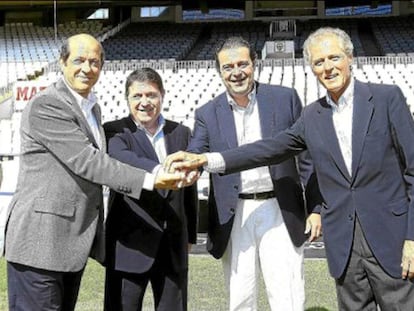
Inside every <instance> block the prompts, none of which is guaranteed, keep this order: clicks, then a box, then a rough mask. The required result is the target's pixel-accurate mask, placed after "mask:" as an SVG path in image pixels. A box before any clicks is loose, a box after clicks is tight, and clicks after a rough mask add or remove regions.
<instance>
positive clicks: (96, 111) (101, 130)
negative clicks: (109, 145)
mask: <svg viewBox="0 0 414 311" xmlns="http://www.w3.org/2000/svg"><path fill="white" fill-rule="evenodd" d="M92 113H93V114H94V115H95V118H96V123H97V124H98V130H99V137H100V139H101V148H100V149H101V150H102V151H103V152H106V139H105V131H104V128H103V126H102V123H101V120H102V115H101V107H100V106H99V105H98V104H95V106H93V108H92Z"/></svg>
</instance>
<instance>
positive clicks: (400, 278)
mask: <svg viewBox="0 0 414 311" xmlns="http://www.w3.org/2000/svg"><path fill="white" fill-rule="evenodd" d="M352 52H353V44H352V42H351V40H350V38H349V36H348V35H347V34H346V33H345V32H344V31H342V30H340V29H335V28H329V27H327V28H321V29H319V30H317V31H316V32H314V33H313V34H311V35H310V36H309V38H308V39H307V40H306V42H305V44H304V55H305V58H307V59H308V61H309V62H310V65H311V67H312V70H313V73H314V74H315V75H316V77H317V78H318V80H319V82H320V83H322V84H323V85H324V87H325V88H326V89H327V96H326V97H323V98H320V99H319V100H317V101H316V102H314V103H313V104H311V105H309V106H307V107H306V108H305V109H304V110H303V113H302V115H301V117H300V118H299V119H298V121H297V122H296V123H295V124H294V125H293V126H292V127H291V128H289V129H288V130H286V131H284V132H282V133H280V134H279V135H277V136H276V137H274V138H269V139H264V140H262V141H259V142H256V143H254V144H250V145H245V146H242V147H240V148H237V149H233V150H229V151H224V152H223V153H221V156H222V158H223V159H224V163H225V164H224V166H225V168H220V167H218V166H217V167H216V169H217V170H219V171H223V170H224V171H225V173H226V174H227V173H233V172H236V171H240V170H244V169H247V168H251V167H256V166H260V165H264V164H266V165H269V164H274V163H279V162H280V161H283V160H285V159H287V158H289V157H291V156H292V155H295V154H297V153H299V152H301V151H302V150H308V151H309V153H310V155H311V157H312V160H313V164H314V167H315V170H316V176H317V178H318V182H319V187H320V191H321V194H322V196H323V198H324V200H325V204H323V206H322V208H321V212H320V213H321V216H322V226H323V232H324V241H325V248H326V255H327V259H328V264H329V269H330V272H331V275H332V276H333V277H334V278H335V282H336V288H337V296H338V306H339V310H350V311H354V310H377V306H379V307H380V308H381V310H387V311H388V310H407V311H409V310H414V287H413V283H412V282H410V281H409V280H407V279H413V277H414V201H413V199H412V198H413V197H414V188H413V185H414V144H413V142H414V122H413V119H412V116H411V114H410V111H409V109H408V106H407V104H406V100H405V98H404V95H403V94H402V92H401V90H400V89H399V88H398V87H397V86H392V85H379V84H372V83H363V82H360V81H358V80H354V79H353V78H352V71H351V66H352ZM183 158H186V159H187V158H188V159H192V163H191V165H188V163H189V162H184V163H181V164H178V163H176V164H175V165H174V166H175V167H177V168H179V167H191V166H196V165H203V164H205V162H208V163H209V164H208V166H210V164H214V158H215V155H214V154H213V155H212V154H210V155H201V156H200V155H194V156H191V155H188V154H179V155H176V156H175V160H180V159H183ZM219 158H220V156H219ZM172 160H174V159H169V160H168V161H167V163H166V165H167V166H168V165H170V162H171V161H172ZM216 160H217V159H216ZM219 162H220V161H219Z"/></svg>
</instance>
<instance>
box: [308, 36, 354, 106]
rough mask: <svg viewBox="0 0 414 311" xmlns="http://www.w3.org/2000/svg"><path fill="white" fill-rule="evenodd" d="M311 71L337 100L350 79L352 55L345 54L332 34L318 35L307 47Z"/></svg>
mask: <svg viewBox="0 0 414 311" xmlns="http://www.w3.org/2000/svg"><path fill="white" fill-rule="evenodd" d="M309 52H310V56H311V66H312V71H313V73H314V74H315V76H316V77H317V78H318V80H319V82H320V83H322V85H323V86H324V87H325V88H326V90H327V91H328V93H329V95H330V96H331V97H332V99H333V100H335V101H337V100H338V99H339V97H340V96H341V95H342V94H343V92H344V91H345V90H346V88H347V87H348V85H349V83H350V81H351V65H352V56H348V55H346V54H345V52H344V50H343V47H342V46H341V43H340V40H339V39H338V38H337V37H336V36H334V35H326V36H323V37H320V38H319V39H318V40H316V41H315V43H314V44H312V45H311V46H310V47H309Z"/></svg>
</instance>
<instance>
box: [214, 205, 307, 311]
mask: <svg viewBox="0 0 414 311" xmlns="http://www.w3.org/2000/svg"><path fill="white" fill-rule="evenodd" d="M222 262H223V270H224V278H225V282H226V286H227V289H228V291H229V296H230V299H229V300H230V301H229V309H230V310H231V311H233V310H248V311H254V310H257V292H258V284H257V280H258V276H259V267H261V271H262V275H263V280H264V283H265V286H266V293H267V297H268V300H269V305H270V307H271V309H272V310H273V311H276V310H277V311H303V310H304V307H305V281H304V275H303V246H301V247H295V246H294V245H293V244H292V241H291V239H290V237H289V233H288V231H287V229H286V226H285V223H284V221H283V217H282V213H281V211H280V207H279V203H278V202H277V200H276V199H269V200H265V201H256V200H239V202H238V206H237V210H236V214H235V218H234V223H233V229H232V232H231V236H230V241H229V244H228V246H227V249H226V252H225V254H224V256H223V259H222Z"/></svg>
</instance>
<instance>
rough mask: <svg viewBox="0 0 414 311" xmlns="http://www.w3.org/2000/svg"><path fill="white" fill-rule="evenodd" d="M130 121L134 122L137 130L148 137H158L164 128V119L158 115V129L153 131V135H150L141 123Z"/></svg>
mask: <svg viewBox="0 0 414 311" xmlns="http://www.w3.org/2000/svg"><path fill="white" fill-rule="evenodd" d="M132 120H133V121H134V123H135V125H136V126H137V128H139V129H140V130H142V131H144V132H145V134H147V135H149V136H150V137H156V136H158V135H159V133H160V132H162V130H163V129H164V126H165V119H164V117H163V115H162V114H160V115H159V117H158V127H157V130H156V131H155V133H154V135H152V134H151V133H150V132H148V131H147V129H146V128H145V127H144V126H143V125H142V124H141V123H139V122H137V121H135V120H134V119H132Z"/></svg>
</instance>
